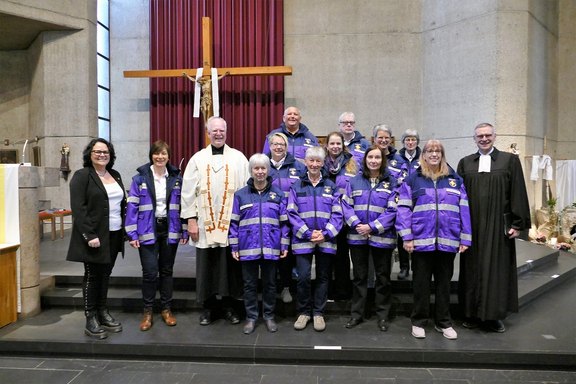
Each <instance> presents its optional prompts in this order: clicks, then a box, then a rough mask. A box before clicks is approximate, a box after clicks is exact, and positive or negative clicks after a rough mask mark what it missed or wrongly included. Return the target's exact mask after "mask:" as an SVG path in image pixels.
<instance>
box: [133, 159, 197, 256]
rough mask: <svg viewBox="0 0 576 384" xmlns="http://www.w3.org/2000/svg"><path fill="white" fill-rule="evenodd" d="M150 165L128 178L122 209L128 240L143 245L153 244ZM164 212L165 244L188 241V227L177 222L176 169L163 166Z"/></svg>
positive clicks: (153, 200)
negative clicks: (164, 183) (130, 182)
mask: <svg viewBox="0 0 576 384" xmlns="http://www.w3.org/2000/svg"><path fill="white" fill-rule="evenodd" d="M150 165H151V164H150V163H148V164H144V165H142V166H141V167H139V168H138V169H137V171H138V174H137V175H136V176H134V177H133V178H132V185H131V186H130V192H129V193H128V204H127V206H126V222H125V229H126V234H127V235H128V238H129V240H140V243H141V244H143V245H150V244H155V243H156V220H155V219H156V191H155V189H154V176H153V175H152V171H151V170H150ZM166 168H167V169H168V178H167V179H166V210H167V219H168V244H177V243H178V241H179V240H180V239H181V238H184V239H187V238H188V225H187V223H186V222H185V221H184V220H182V219H180V188H181V187H182V177H181V176H180V170H179V169H178V168H176V167H174V166H172V165H171V164H167V166H166Z"/></svg>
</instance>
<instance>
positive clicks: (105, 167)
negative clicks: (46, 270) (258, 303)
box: [66, 138, 126, 339]
mask: <svg viewBox="0 0 576 384" xmlns="http://www.w3.org/2000/svg"><path fill="white" fill-rule="evenodd" d="M83 159H84V168H82V169H80V170H78V171H76V172H75V173H74V176H73V177H72V180H71V181H70V204H71V207H72V218H73V225H72V235H71V238H70V247H69V248H68V256H67V257H66V260H68V261H78V262H82V263H84V279H83V282H82V294H83V297H84V312H85V315H86V329H85V331H84V333H85V334H86V335H88V336H90V337H93V338H96V339H105V338H106V337H108V332H120V331H122V325H121V324H120V322H118V321H116V320H115V319H114V318H113V317H112V316H111V315H110V313H109V312H108V308H107V305H106V301H107V297H108V284H109V280H110V274H111V273H112V268H114V263H115V262H116V257H117V256H118V253H119V252H122V255H124V229H123V228H124V212H125V207H126V193H125V190H124V185H123V184H122V179H121V178H120V174H119V173H118V172H116V171H115V170H114V169H112V167H113V165H114V160H115V159H116V154H115V152H114V147H113V146H112V144H111V143H109V142H108V141H107V140H105V139H101V138H98V139H93V140H92V141H90V143H89V144H88V145H87V146H86V148H85V149H84V152H83Z"/></svg>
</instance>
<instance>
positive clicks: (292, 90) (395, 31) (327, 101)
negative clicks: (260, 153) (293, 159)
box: [278, 0, 422, 137]
mask: <svg viewBox="0 0 576 384" xmlns="http://www.w3.org/2000/svg"><path fill="white" fill-rule="evenodd" d="M420 19H421V5H420V1H417V0H389V1H381V0H367V1H349V0H316V1H307V0H287V1H285V2H284V35H285V58H284V62H285V64H286V65H291V66H292V67H293V75H292V76H289V77H286V80H285V84H286V103H287V104H288V105H296V106H298V107H299V108H300V109H301V111H302V115H303V122H305V124H306V125H308V127H309V128H311V129H312V131H313V132H314V133H315V134H317V135H326V134H327V133H329V132H330V131H333V130H337V129H338V117H339V115H340V113H341V112H344V111H353V112H355V114H356V121H357V123H356V128H357V129H358V130H359V131H360V132H362V133H363V134H364V135H366V136H368V137H369V136H370V135H371V128H372V127H373V126H374V125H376V124H379V123H386V124H388V125H389V126H390V127H391V128H392V130H393V133H394V134H395V136H397V137H399V136H401V133H402V132H403V131H404V130H406V129H408V128H416V129H420V127H421V126H422V118H421V115H422V114H421V110H422V108H421V103H422V97H421V95H422V93H421V76H422V65H421V57H422V49H421V39H420ZM278 120H279V122H280V121H281V117H280V116H279V118H278Z"/></svg>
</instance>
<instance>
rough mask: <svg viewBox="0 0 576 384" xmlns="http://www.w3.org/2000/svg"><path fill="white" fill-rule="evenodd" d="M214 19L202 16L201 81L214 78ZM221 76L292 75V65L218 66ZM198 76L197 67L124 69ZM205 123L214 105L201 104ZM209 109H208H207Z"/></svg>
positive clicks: (129, 74)
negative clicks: (212, 73)
mask: <svg viewBox="0 0 576 384" xmlns="http://www.w3.org/2000/svg"><path fill="white" fill-rule="evenodd" d="M212 46H213V44H212V20H210V18H209V17H203V18H202V78H201V79H200V83H206V82H210V81H211V80H212V77H211V70H212V67H213V50H212ZM217 71H218V75H219V76H290V75H292V67H286V66H271V67H231V68H218V69H217ZM182 76H190V77H192V78H195V77H196V69H195V68H193V69H190V68H188V69H156V70H136V71H124V77H129V78H134V77H149V78H152V77H182ZM207 92H210V95H203V96H204V97H208V98H211V89H210V88H209V87H203V93H207ZM201 108H202V109H203V110H202V114H203V116H204V123H206V120H208V118H210V117H211V116H212V115H213V114H214V110H213V107H212V105H209V106H204V105H201ZM205 109H208V110H205Z"/></svg>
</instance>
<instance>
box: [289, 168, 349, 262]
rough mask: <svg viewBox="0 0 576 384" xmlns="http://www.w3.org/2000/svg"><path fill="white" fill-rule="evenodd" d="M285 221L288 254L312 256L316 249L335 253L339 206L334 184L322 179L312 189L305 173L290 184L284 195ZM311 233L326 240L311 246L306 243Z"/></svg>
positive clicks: (338, 230)
mask: <svg viewBox="0 0 576 384" xmlns="http://www.w3.org/2000/svg"><path fill="white" fill-rule="evenodd" d="M288 219H289V220H290V224H291V225H292V252H293V253H294V254H306V253H312V252H314V250H315V249H316V246H318V249H319V250H320V251H321V252H324V253H330V254H335V253H336V236H337V235H338V232H340V230H341V229H342V206H341V205H340V194H339V193H338V190H337V188H336V185H335V184H334V183H333V182H332V181H330V180H328V179H326V178H322V179H321V180H320V182H319V183H318V184H316V186H313V185H312V183H311V182H310V180H309V179H308V174H306V175H304V177H302V179H301V180H299V181H297V182H295V183H294V184H292V188H291V189H290V195H289V196H288ZM313 230H321V231H322V235H324V238H325V240H326V241H324V242H322V243H320V244H314V243H313V242H311V241H310V238H311V236H312V231H313Z"/></svg>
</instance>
